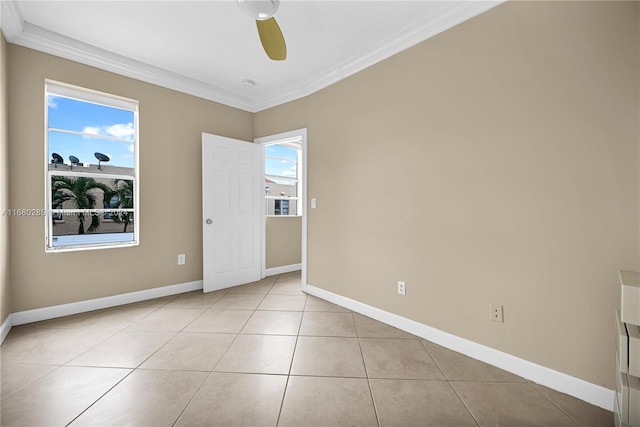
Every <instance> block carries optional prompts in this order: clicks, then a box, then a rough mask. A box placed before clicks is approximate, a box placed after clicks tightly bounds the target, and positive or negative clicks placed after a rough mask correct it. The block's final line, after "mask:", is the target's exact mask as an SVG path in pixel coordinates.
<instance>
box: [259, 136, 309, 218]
mask: <svg viewBox="0 0 640 427" xmlns="http://www.w3.org/2000/svg"><path fill="white" fill-rule="evenodd" d="M301 153H302V149H301V146H300V143H299V142H291V141H287V142H278V143H275V144H270V145H266V146H265V148H264V158H265V165H264V170H265V175H264V177H265V209H266V214H267V215H275V216H300V215H302V212H301V209H300V208H301V206H300V204H299V203H298V197H299V196H300V193H301V192H300V165H301V164H302V162H301Z"/></svg>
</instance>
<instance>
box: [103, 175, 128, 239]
mask: <svg viewBox="0 0 640 427" xmlns="http://www.w3.org/2000/svg"><path fill="white" fill-rule="evenodd" d="M114 196H115V197H116V201H115V203H112V202H111V201H112V200H113V198H114ZM104 200H105V202H107V203H110V206H109V207H111V208H115V209H133V181H131V180H126V179H114V180H113V182H112V184H111V188H110V189H109V192H105V196H104ZM111 219H112V220H113V222H115V223H117V224H124V229H123V230H122V232H123V233H126V232H127V226H128V225H129V224H131V223H132V222H133V212H117V211H113V212H111Z"/></svg>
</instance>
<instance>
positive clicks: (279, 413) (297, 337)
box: [274, 276, 309, 427]
mask: <svg viewBox="0 0 640 427" xmlns="http://www.w3.org/2000/svg"><path fill="white" fill-rule="evenodd" d="M279 278H280V276H278V279H279ZM278 279H276V283H278ZM274 286H275V283H274ZM308 300H309V296H308V295H305V300H304V306H303V307H302V316H300V324H299V325H298V333H297V334H296V342H295V344H294V346H293V353H292V354H291V363H289V372H288V374H287V381H286V383H285V384H284V390H283V392H282V400H281V402H280V409H279V410H278V417H277V418H276V427H277V426H278V425H280V417H281V416H282V409H283V408H284V399H285V398H286V396H287V389H288V388H289V380H290V379H291V369H293V361H294V359H295V357H296V350H297V349H298V340H299V338H300V329H301V328H302V321H303V319H304V313H305V311H304V309H305V308H306V307H307V301H308Z"/></svg>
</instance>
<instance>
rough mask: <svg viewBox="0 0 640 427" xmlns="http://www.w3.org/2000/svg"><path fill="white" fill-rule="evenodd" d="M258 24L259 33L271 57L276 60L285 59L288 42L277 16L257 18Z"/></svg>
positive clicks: (263, 45) (265, 49)
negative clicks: (285, 39)
mask: <svg viewBox="0 0 640 427" xmlns="http://www.w3.org/2000/svg"><path fill="white" fill-rule="evenodd" d="M256 25H257V26H258V34H259V35H260V41H261V42H262V47H263V48H264V51H265V52H266V53H267V55H268V56H269V58H271V59H273V60H274V61H283V60H285V59H287V44H286V43H285V42H284V37H283V36H282V31H280V27H279V26H278V23H277V22H276V20H275V18H269V19H265V20H264V21H260V20H256Z"/></svg>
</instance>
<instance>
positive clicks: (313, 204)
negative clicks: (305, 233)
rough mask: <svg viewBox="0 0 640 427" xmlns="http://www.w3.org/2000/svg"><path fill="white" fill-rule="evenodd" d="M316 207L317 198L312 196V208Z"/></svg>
mask: <svg viewBox="0 0 640 427" xmlns="http://www.w3.org/2000/svg"><path fill="white" fill-rule="evenodd" d="M315 208H316V198H315V197H312V198H311V209H315Z"/></svg>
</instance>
